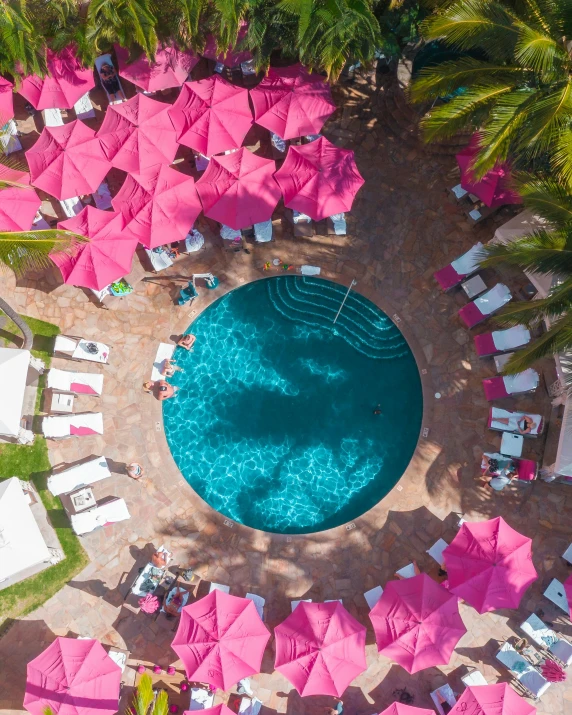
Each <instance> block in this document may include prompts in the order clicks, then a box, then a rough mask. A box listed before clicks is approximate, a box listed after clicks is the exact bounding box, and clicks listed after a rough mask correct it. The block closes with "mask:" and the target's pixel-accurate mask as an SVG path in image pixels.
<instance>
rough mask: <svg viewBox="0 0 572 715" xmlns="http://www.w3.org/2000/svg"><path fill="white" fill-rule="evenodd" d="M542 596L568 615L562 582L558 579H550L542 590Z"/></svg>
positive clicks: (568, 610)
mask: <svg viewBox="0 0 572 715" xmlns="http://www.w3.org/2000/svg"><path fill="white" fill-rule="evenodd" d="M544 596H545V597H546V598H547V599H548V600H549V601H552V603H554V604H555V605H556V606H558V608H561V609H562V610H563V611H564V613H565V614H566V615H567V616H568V615H570V609H569V605H568V599H567V598H566V591H565V590H564V586H563V584H561V583H560V581H559V580H558V579H556V578H553V579H552V581H551V582H550V583H549V584H548V588H547V589H546V591H545V592H544Z"/></svg>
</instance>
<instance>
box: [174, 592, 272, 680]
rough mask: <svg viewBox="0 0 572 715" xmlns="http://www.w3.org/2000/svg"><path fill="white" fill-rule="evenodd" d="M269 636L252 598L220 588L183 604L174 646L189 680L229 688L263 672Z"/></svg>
mask: <svg viewBox="0 0 572 715" xmlns="http://www.w3.org/2000/svg"><path fill="white" fill-rule="evenodd" d="M269 638H270V633H269V632H268V629H267V628H266V626H265V625H264V623H262V621H261V620H260V616H259V615H258V612H257V610H256V607H255V605H254V603H253V602H252V601H249V600H248V599H246V598H238V597H237V596H230V595H229V594H228V593H224V592H223V591H219V590H218V589H216V590H214V591H212V593H209V595H208V596H205V597H204V598H201V599H200V600H199V601H195V603H192V604H191V605H190V606H185V608H183V610H182V612H181V620H180V622H179V627H178V628H177V634H176V635H175V639H174V640H173V642H172V644H171V647H172V648H173V650H174V651H175V653H176V654H177V655H178V656H179V658H181V660H182V661H183V664H184V666H185V672H186V673H187V678H188V679H189V680H193V681H198V682H203V683H209V684H210V685H212V686H214V687H215V688H221V689H222V690H228V689H229V688H230V687H232V686H233V685H234V684H235V683H237V682H238V681H239V680H242V678H246V677H248V676H249V675H255V674H256V673H259V672H260V663H261V662H262V655H263V653H264V648H265V647H266V643H267V642H268V639H269Z"/></svg>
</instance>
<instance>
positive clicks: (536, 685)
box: [496, 643, 550, 700]
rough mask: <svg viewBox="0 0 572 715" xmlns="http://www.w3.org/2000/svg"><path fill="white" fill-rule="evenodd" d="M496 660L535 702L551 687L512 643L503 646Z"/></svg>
mask: <svg viewBox="0 0 572 715" xmlns="http://www.w3.org/2000/svg"><path fill="white" fill-rule="evenodd" d="M496 658H497V660H498V661H500V662H501V663H502V664H503V665H504V666H505V667H506V668H507V669H508V671H509V673H510V674H511V675H512V677H513V678H515V680H517V681H518V682H519V683H520V684H521V685H522V687H523V688H524V689H525V690H526V691H528V692H529V693H530V694H531V695H532V697H533V698H534V699H535V700H538V698H540V696H541V695H543V693H545V692H546V691H547V690H548V688H549V687H550V683H549V682H548V680H546V678H545V677H544V676H543V675H542V674H541V673H539V671H538V670H536V668H535V667H534V666H533V665H532V664H531V663H529V662H528V660H526V659H525V658H523V656H522V655H521V654H520V653H518V652H517V651H516V650H515V649H514V647H513V646H512V645H511V644H510V643H504V644H503V645H502V647H501V649H500V650H499V652H498V653H497V654H496Z"/></svg>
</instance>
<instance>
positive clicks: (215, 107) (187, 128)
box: [170, 74, 252, 156]
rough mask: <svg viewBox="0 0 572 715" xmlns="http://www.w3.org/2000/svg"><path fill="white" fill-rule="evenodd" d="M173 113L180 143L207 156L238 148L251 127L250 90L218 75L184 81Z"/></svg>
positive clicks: (171, 110) (171, 112) (172, 116)
mask: <svg viewBox="0 0 572 715" xmlns="http://www.w3.org/2000/svg"><path fill="white" fill-rule="evenodd" d="M170 114H171V119H172V120H173V124H174V125H175V129H176V130H177V139H178V141H179V143H180V144H184V145H185V146H189V147H191V148H192V149H196V151H199V152H200V153H201V154H204V155H205V156H212V155H213V154H219V153H220V152H222V151H226V150H227V149H236V148H238V147H239V146H240V145H241V144H242V141H243V139H244V137H245V136H246V134H247V133H248V130H249V129H250V127H251V125H252V112H251V110H250V105H249V103H248V90H247V89H244V88H242V87H235V86H234V85H232V84H230V82H227V81H226V80H224V79H222V77H219V76H218V75H216V74H215V75H213V76H212V77H209V78H208V79H202V80H199V81H198V82H185V84H184V85H183V88H182V89H181V93H180V94H179V96H178V97H177V101H176V102H175V104H173V106H172V107H171V109H170Z"/></svg>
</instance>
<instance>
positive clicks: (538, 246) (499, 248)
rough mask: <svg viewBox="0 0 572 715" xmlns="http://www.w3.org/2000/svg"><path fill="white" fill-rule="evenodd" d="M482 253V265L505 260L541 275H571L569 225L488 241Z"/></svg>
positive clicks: (570, 232) (495, 264) (571, 241)
mask: <svg viewBox="0 0 572 715" xmlns="http://www.w3.org/2000/svg"><path fill="white" fill-rule="evenodd" d="M482 253H483V255H484V259H483V260H482V261H481V265H482V266H484V267H485V268H486V267H492V266H498V265H499V264H507V265H511V266H516V267H517V268H520V269H521V270H523V271H531V272H534V273H540V274H543V275H560V274H563V275H566V274H570V275H572V229H568V230H555V231H546V230H542V229H539V230H536V231H534V232H533V233H531V234H528V235H525V236H522V237H521V238H516V239H514V240H512V241H509V242H508V243H493V244H491V243H490V244H488V246H486V248H484V249H483V251H482Z"/></svg>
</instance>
